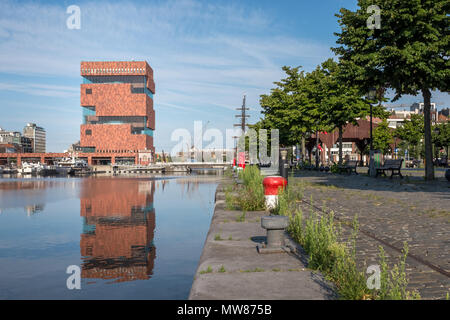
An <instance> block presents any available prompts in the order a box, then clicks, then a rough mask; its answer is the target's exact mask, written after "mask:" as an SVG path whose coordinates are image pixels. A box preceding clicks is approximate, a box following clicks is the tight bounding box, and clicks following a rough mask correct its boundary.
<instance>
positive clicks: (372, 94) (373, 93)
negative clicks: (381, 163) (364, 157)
mask: <svg viewBox="0 0 450 320" xmlns="http://www.w3.org/2000/svg"><path fill="white" fill-rule="evenodd" d="M376 94H377V91H376V89H375V88H371V89H370V90H369V92H368V93H367V99H368V100H369V105H370V151H369V157H370V160H369V176H372V177H373V176H374V175H375V172H376V170H375V163H374V150H373V133H372V130H373V129H372V128H373V119H372V102H370V101H372V100H375V97H376Z"/></svg>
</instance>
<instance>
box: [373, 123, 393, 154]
mask: <svg viewBox="0 0 450 320" xmlns="http://www.w3.org/2000/svg"><path fill="white" fill-rule="evenodd" d="M392 131H393V130H392V129H391V128H389V124H388V122H387V121H386V120H383V121H382V122H381V123H379V124H378V126H377V127H376V128H375V129H374V130H373V148H374V149H375V150H381V152H382V153H383V154H386V153H388V152H389V149H390V145H391V144H393V143H394V134H393V132H392Z"/></svg>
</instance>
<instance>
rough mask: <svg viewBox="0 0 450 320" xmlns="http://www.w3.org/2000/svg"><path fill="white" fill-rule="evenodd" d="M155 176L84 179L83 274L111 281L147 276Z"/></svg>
mask: <svg viewBox="0 0 450 320" xmlns="http://www.w3.org/2000/svg"><path fill="white" fill-rule="evenodd" d="M154 191H155V181H142V180H141V181H140V180H136V179H101V178H99V179H84V181H83V182H82V185H81V192H80V215H81V217H82V218H83V233H82V234H81V240H80V250H81V255H82V257H83V262H82V271H81V276H82V278H85V279H113V280H114V282H122V281H133V280H146V279H149V278H150V277H151V275H152V274H153V267H154V260H155V255H156V251H155V247H154V245H153V237H154V231H155V209H154V208H153V194H154Z"/></svg>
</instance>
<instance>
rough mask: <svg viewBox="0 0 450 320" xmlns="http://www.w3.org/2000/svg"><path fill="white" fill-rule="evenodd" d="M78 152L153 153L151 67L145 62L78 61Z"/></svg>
mask: <svg viewBox="0 0 450 320" xmlns="http://www.w3.org/2000/svg"><path fill="white" fill-rule="evenodd" d="M80 71H81V76H82V77H83V84H82V85H81V95H80V100H81V107H82V108H83V124H82V125H81V127H80V147H81V151H82V152H95V153H96V154H98V153H108V154H117V155H119V154H120V155H124V154H129V155H130V156H136V155H137V154H138V152H140V151H141V152H143V151H144V152H145V151H147V152H148V151H150V152H151V154H153V155H154V151H155V149H154V146H153V131H154V130H155V111H154V110H153V94H154V93H155V82H154V81H153V69H152V68H151V67H150V66H149V64H148V63H147V62H146V61H131V62H130V61H117V62H81V70H80Z"/></svg>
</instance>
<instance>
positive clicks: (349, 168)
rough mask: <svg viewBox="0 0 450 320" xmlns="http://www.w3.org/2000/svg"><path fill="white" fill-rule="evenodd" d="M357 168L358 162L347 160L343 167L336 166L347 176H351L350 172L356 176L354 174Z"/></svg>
mask: <svg viewBox="0 0 450 320" xmlns="http://www.w3.org/2000/svg"><path fill="white" fill-rule="evenodd" d="M357 166H358V160H347V161H346V162H345V163H344V164H343V165H341V166H338V168H339V170H340V171H341V172H342V171H345V172H347V174H352V172H354V173H356V174H358V172H356V167H357Z"/></svg>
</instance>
